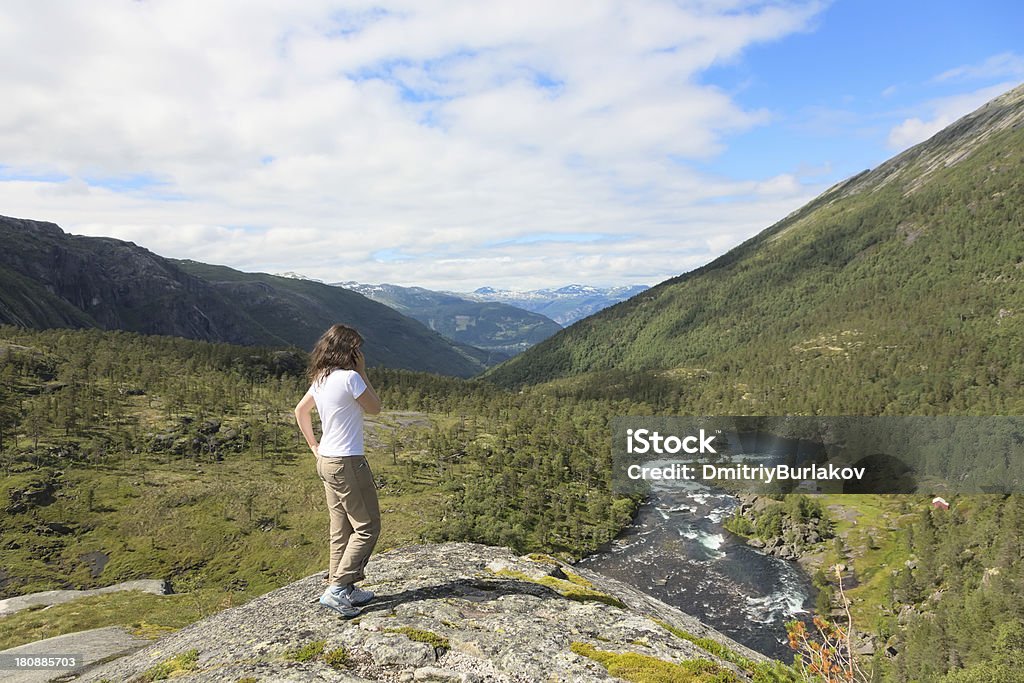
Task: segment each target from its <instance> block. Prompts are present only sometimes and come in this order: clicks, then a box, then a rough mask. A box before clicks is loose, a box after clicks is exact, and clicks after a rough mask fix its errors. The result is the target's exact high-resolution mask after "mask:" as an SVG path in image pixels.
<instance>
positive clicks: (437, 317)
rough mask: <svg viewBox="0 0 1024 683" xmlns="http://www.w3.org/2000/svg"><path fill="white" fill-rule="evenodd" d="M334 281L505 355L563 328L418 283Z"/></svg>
mask: <svg viewBox="0 0 1024 683" xmlns="http://www.w3.org/2000/svg"><path fill="white" fill-rule="evenodd" d="M334 284H336V285H338V286H340V287H344V288H346V289H350V290H352V291H355V292H359V293H360V294H362V295H363V296H365V297H367V298H370V299H373V300H374V301H378V302H380V303H382V304H385V305H387V306H390V307H391V308H393V309H395V310H396V311H399V312H400V313H403V314H404V315H407V316H409V317H411V318H415V319H416V320H419V321H420V322H421V323H423V324H424V325H426V326H427V327H429V328H430V329H432V330H434V331H435V332H440V333H441V334H443V335H444V336H445V337H447V338H449V339H452V340H454V341H457V342H460V343H463V344H469V345H471V346H475V347H477V348H480V349H487V350H489V351H495V352H498V353H502V354H506V356H505V357H508V356H512V355H515V354H517V353H519V352H521V351H524V350H526V349H528V348H530V347H531V346H533V345H534V344H536V343H538V342H541V341H544V340H545V339H547V338H548V337H550V336H551V335H553V334H554V333H556V332H558V331H559V330H560V329H562V326H561V325H559V324H558V323H556V322H555V321H553V320H551V319H550V318H547V317H545V316H543V315H540V314H539V313H531V312H530V311H526V310H523V309H522V308H517V307H515V306H510V305H508V304H503V303H496V302H488V301H470V300H469V299H465V298H463V297H461V296H456V295H453V294H448V293H445V292H435V291H431V290H429V289H423V288H422V287H399V286H398V285H388V284H383V285H367V284H360V283H357V282H338V283H334ZM502 360H503V359H502Z"/></svg>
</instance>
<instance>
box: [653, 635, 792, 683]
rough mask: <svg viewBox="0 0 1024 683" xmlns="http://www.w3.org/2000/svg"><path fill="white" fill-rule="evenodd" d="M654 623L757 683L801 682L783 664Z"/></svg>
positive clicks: (790, 669)
mask: <svg viewBox="0 0 1024 683" xmlns="http://www.w3.org/2000/svg"><path fill="white" fill-rule="evenodd" d="M654 622H655V623H656V624H658V626H661V627H662V628H663V629H665V630H666V631H668V632H669V633H671V634H672V635H674V636H676V637H678V638H681V639H683V640H686V641H688V642H691V643H693V644H694V645H696V646H697V647H699V648H701V649H702V650H704V651H705V652H707V653H710V654H712V655H714V656H716V657H718V658H719V659H722V660H724V661H726V662H729V663H730V664H735V665H736V666H738V667H740V668H741V669H743V670H744V671H746V672H748V673H750V674H751V676H752V678H753V680H754V682H755V683H791V682H796V681H798V680H800V679H799V675H798V674H797V672H796V671H794V670H793V669H792V668H790V667H788V666H786V665H785V664H783V663H782V662H777V661H772V662H755V661H753V660H751V659H748V658H746V657H744V656H743V655H741V654H739V653H737V652H736V651H734V650H732V649H731V648H729V647H726V646H725V645H723V644H722V643H720V642H718V641H717V640H714V639H712V638H700V637H698V636H695V635H693V634H692V633H689V632H687V631H684V630H683V629H681V628H676V627H675V626H673V625H672V624H670V623H668V622H667V621H661V620H660V619H655V620H654Z"/></svg>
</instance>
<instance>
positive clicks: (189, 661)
mask: <svg viewBox="0 0 1024 683" xmlns="http://www.w3.org/2000/svg"><path fill="white" fill-rule="evenodd" d="M198 659H199V651H198V650H189V651H187V652H182V653H181V654H180V655H177V656H175V657H171V658H170V659H166V660H164V661H162V662H160V663H159V664H157V665H156V666H153V667H150V668H148V669H146V670H145V671H143V672H142V675H141V676H139V677H138V678H136V679H133V681H132V683H150V682H151V681H163V680H166V679H168V678H173V677H175V676H176V675H179V674H183V673H186V672H189V671H195V670H196V669H198V668H199V665H198V663H197V661H198Z"/></svg>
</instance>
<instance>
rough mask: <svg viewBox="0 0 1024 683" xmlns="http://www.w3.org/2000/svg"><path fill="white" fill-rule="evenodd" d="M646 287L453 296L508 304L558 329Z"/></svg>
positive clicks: (486, 290) (578, 287) (496, 291)
mask: <svg viewBox="0 0 1024 683" xmlns="http://www.w3.org/2000/svg"><path fill="white" fill-rule="evenodd" d="M647 288H648V287H647V285H630V286H625V287H607V288H600V287H590V286H588V285H567V286H565V287H559V288H558V289H533V290H525V291H514V290H507V289H494V288H493V287H480V288H479V289H476V290H473V291H472V292H467V293H463V294H460V293H458V292H454V294H455V295H456V296H460V297H464V298H466V299H471V300H473V301H494V302H500V303H504V304H509V305H511V306H515V307H517V308H522V309H525V310H527V311H532V312H534V313H540V314H542V315H545V316H547V317H548V318H551V319H552V320H554V321H555V322H556V323H558V324H559V325H571V324H573V323H574V322H576V321H577V320H579V319H581V318H585V317H587V316H588V315H593V314H594V313H597V312H598V311H600V310H602V309H605V308H608V307H609V306H612V305H614V304H617V303H619V302H620V301H625V300H626V299H628V298H630V297H632V296H635V295H637V294H639V293H640V292H643V291H645V290H646V289H647Z"/></svg>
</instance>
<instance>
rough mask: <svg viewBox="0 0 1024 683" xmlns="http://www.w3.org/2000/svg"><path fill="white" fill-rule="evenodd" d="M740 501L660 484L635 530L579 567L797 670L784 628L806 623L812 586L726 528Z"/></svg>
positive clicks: (792, 567) (696, 487)
mask: <svg viewBox="0 0 1024 683" xmlns="http://www.w3.org/2000/svg"><path fill="white" fill-rule="evenodd" d="M736 505H737V501H736V498H735V497H733V496H731V495H728V494H725V493H722V492H721V491H719V490H717V489H711V488H708V487H707V486H704V485H702V484H698V483H696V482H687V483H685V484H680V483H672V484H661V483H657V482H655V483H654V486H653V489H652V491H651V495H650V497H649V499H648V501H647V502H646V503H645V504H644V505H643V506H641V508H640V509H639V511H638V512H637V515H636V518H635V519H634V521H633V524H632V526H630V527H629V528H627V529H626V530H625V531H623V533H622V534H620V536H619V537H618V538H617V539H616V540H615V541H613V542H612V543H611V544H610V546H609V547H607V548H605V549H604V550H603V551H602V552H598V553H596V554H594V555H590V556H588V557H586V558H584V559H583V560H581V561H580V565H581V566H584V567H587V568H588V569H593V570H595V571H598V572H601V573H602V574H606V575H608V576H611V577H614V578H616V579H619V580H622V581H625V582H627V583H629V584H630V585H633V586H636V587H637V588H640V589H641V590H643V591H645V592H647V593H649V594H650V595H653V596H654V597H656V598H658V599H659V600H662V601H664V602H666V603H668V604H670V605H673V606H675V607H678V608H679V609H681V610H682V611H684V612H686V613H688V614H692V615H693V616H695V617H698V618H699V619H701V621H703V622H705V623H706V624H708V625H710V626H713V627H714V628H716V629H717V630H719V631H720V632H722V633H724V634H725V635H727V636H729V637H730V638H733V639H734V640H736V641H738V642H740V643H743V644H744V645H746V646H747V647H750V648H752V649H754V650H757V651H758V652H762V653H764V654H766V655H768V656H769V657H774V658H777V659H782V660H784V661H787V662H790V661H792V659H793V652H792V651H791V650H790V649H789V647H788V646H787V645H786V631H785V623H786V622H787V621H790V620H792V619H793V618H795V617H804V618H807V617H809V616H810V614H809V610H810V609H811V606H812V605H813V600H812V596H813V588H812V587H811V584H810V581H809V580H808V578H807V577H806V576H805V575H804V573H803V572H802V571H801V570H800V568H799V567H798V566H797V565H796V564H795V563H793V562H788V561H786V560H780V559H778V558H774V557H768V556H767V555H762V554H761V553H759V552H757V551H756V550H754V549H753V548H751V547H749V546H747V545H746V544H745V543H744V542H743V540H742V539H740V538H738V537H736V536H733V535H732V534H730V533H729V532H728V531H726V530H725V528H724V527H723V526H722V522H723V520H724V519H726V518H727V517H728V516H729V515H730V514H731V513H732V510H733V508H734V507H735V506H736Z"/></svg>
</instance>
